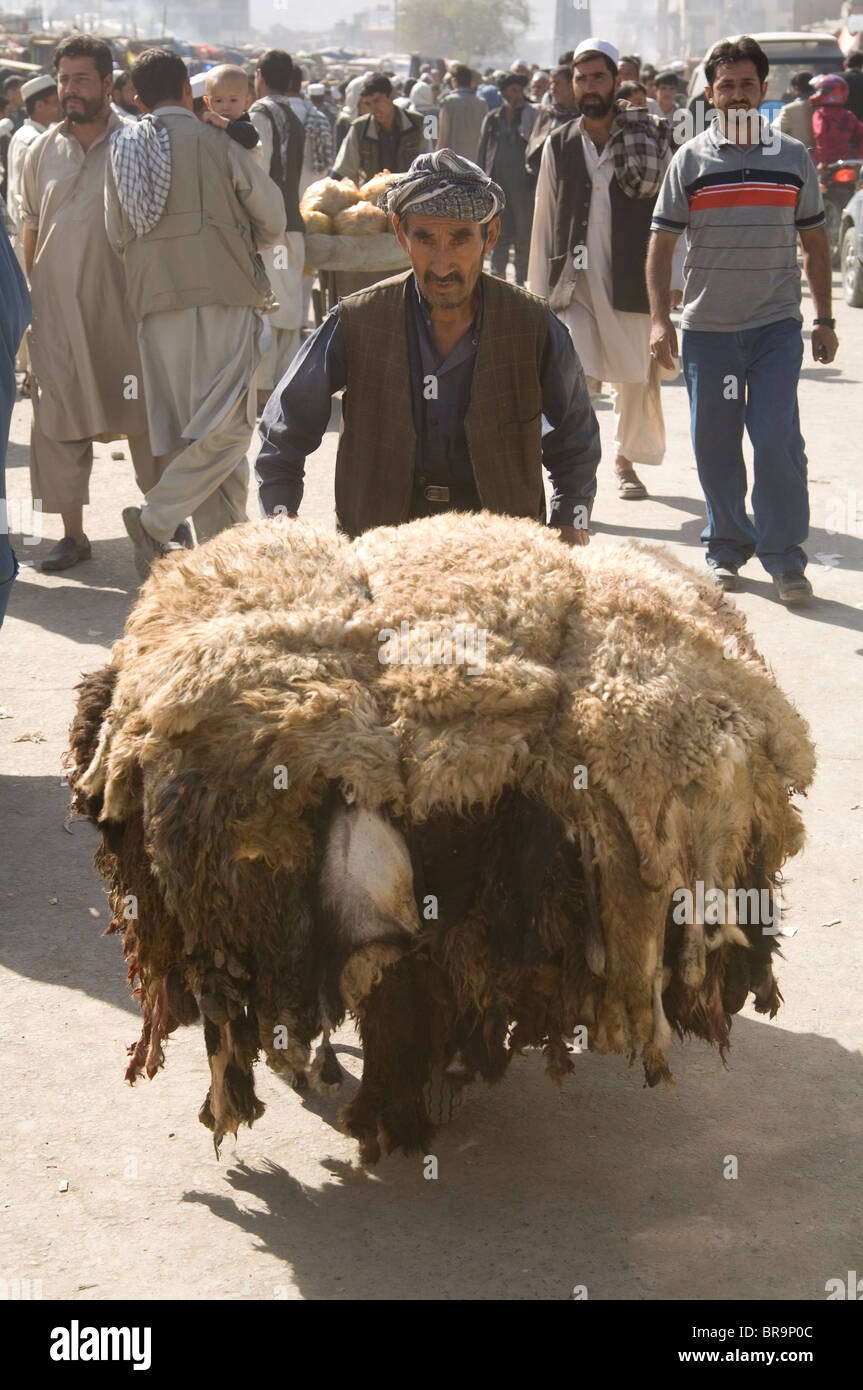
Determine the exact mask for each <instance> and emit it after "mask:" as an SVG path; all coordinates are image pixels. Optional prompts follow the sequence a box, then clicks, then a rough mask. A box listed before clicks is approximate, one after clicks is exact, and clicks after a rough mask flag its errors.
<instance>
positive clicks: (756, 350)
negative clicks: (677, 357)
mask: <svg viewBox="0 0 863 1390" xmlns="http://www.w3.org/2000/svg"><path fill="white" fill-rule="evenodd" d="M681 357H682V360H683V374H684V378H685V380H686V389H687V391H688V392H689V406H690V412H691V430H692V447H693V450H694V451H695V461H696V463H697V465H698V479H699V482H700V483H701V487H702V489H703V491H704V496H705V499H706V502H707V525H706V526H705V528H704V530H703V531H702V533H701V539H702V541H703V542H704V543H705V544H706V546H707V563H708V565H734V566H735V567H738V566H740V565H745V564H746V561H747V560H748V559H749V558H750V557H751V556H752V555H753V554H754V555H757V556H758V559H759V560H760V561H761V563H762V565H763V566H764V568H765V569H766V570H767V573H768V574H771V575H775V574H782V573H783V572H784V571H786V570H803V569H805V567H806V552H805V551H804V550H803V542H804V541H805V540H806V537H807V536H808V534H809V493H808V489H807V486H806V453H805V449H804V445H803V436H802V435H801V433H800V415H799V412H798V409H797V380H798V377H799V375H800V365H801V363H802V361H803V337H802V334H801V328H800V322H799V320H797V319H780V320H779V322H778V323H769V324H767V325H766V327H764V328H748V329H745V330H744V331H743V332H740V333H702V332H699V331H693V330H692V329H685V330H684V332H683V334H682V345H681ZM744 426H745V427H746V432H747V434H748V435H749V438H750V440H751V441H752V447H753V450H754V454H755V458H754V467H753V474H754V481H753V487H752V511H753V513H754V519H755V524H754V525H753V523H752V522H751V521H750V519H749V517H748V516H747V515H746V465H745V463H744V461H743V448H742V445H743V429H744Z"/></svg>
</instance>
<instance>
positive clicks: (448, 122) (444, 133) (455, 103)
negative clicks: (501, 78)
mask: <svg viewBox="0 0 863 1390" xmlns="http://www.w3.org/2000/svg"><path fill="white" fill-rule="evenodd" d="M453 81H454V82H455V91H454V92H453V93H452V94H451V95H450V96H446V97H444V98H443V100H442V101H441V104H440V115H439V125H438V138H437V148H438V149H439V150H455V152H456V154H460V155H463V156H464V158H465V159H470V160H471V161H472V162H473V163H474V164H475V163H476V154H477V150H478V149H479V137H480V135H481V133H482V123H483V121H484V120H485V117H486V116H487V115H488V107H487V106H486V104H485V102H484V101H483V99H482V97H478V96H477V94H476V92H475V91H474V90H473V73H472V72H471V70H470V68H468V67H465V65H464V63H458V64H456V66H455V67H454V68H453Z"/></svg>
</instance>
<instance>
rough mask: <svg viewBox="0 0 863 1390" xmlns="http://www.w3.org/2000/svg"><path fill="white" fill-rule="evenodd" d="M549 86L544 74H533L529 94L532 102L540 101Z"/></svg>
mask: <svg viewBox="0 0 863 1390" xmlns="http://www.w3.org/2000/svg"><path fill="white" fill-rule="evenodd" d="M549 85H550V84H549V80H548V78H547V77H546V76H545V75H544V74H541V73H538V72H537V73H534V75H533V77H532V78H531V83H530V94H531V96H532V97H533V99H534V101H542V99H543V97H544V96H545V94H546V92H547V91H548V89H549Z"/></svg>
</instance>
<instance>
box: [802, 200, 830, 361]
mask: <svg viewBox="0 0 863 1390" xmlns="http://www.w3.org/2000/svg"><path fill="white" fill-rule="evenodd" d="M800 241H801V244H802V246H803V273H804V275H805V276H806V281H807V284H808V285H809V292H810V294H811V295H812V305H813V308H814V310H815V318H816V319H829V318H831V317H832V307H831V306H832V302H833V271H832V269H831V266H830V243H829V242H828V240H827V232H826V229H825V228H824V227H810V228H809V229H808V230H807V231H801V232H800ZM838 347H839V339H838V338H837V337H836V334H835V333H834V332H833V329H832V328H827V327H825V326H824V325H816V326H815V327H814V328H813V329H812V356H813V357H814V358H815V361H816V362H832V361H833V358H834V357H835V356H836V351H837V349H838Z"/></svg>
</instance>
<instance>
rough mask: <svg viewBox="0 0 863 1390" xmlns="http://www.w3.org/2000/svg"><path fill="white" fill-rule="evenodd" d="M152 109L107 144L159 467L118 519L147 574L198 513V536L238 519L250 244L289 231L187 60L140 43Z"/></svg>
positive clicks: (111, 209) (258, 290) (242, 514)
mask: <svg viewBox="0 0 863 1390" xmlns="http://www.w3.org/2000/svg"><path fill="white" fill-rule="evenodd" d="M132 80H133V82H134V84H135V90H136V92H137V94H138V97H139V98H140V101H141V104H142V106H143V107H144V109H145V111H146V112H147V113H148V114H147V115H146V116H145V117H144V118H143V119H142V120H141V121H139V122H138V123H137V124H136V125H129V126H125V127H123V128H122V129H121V130H119V131H118V132H117V133H116V135H115V136H114V138H113V139H112V142H111V160H110V166H109V169H108V176H107V183H106V188H105V218H106V224H107V227H108V234H109V236H110V238H111V241H112V243H113V244H114V246H116V248H117V250H118V251H121V252H122V255H123V263H124V265H125V270H126V282H127V287H128V295H129V302H130V304H131V306H132V310H133V312H134V314H135V317H136V319H137V320H138V325H139V327H138V341H139V344H140V349H141V362H142V365H143V370H144V384H145V387H146V394H147V406H148V412H149V420H150V436H151V439H152V444H153V452H154V453H155V454H157V455H158V456H159V461H160V464H161V466H162V468H163V471H162V473H161V476H160V478H159V481H158V482H157V483H156V484H155V485H154V486H153V487H151V488H150V489H149V490H148V492H147V495H146V498H145V502H144V506H143V508H139V507H127V508H126V509H125V510H124V512H123V522H124V524H125V526H126V530H127V531H128V533H129V536H130V537H131V539H132V543H133V545H134V547H135V561H136V565H137V568H138V572H139V574H140V575H141V576H142V577H144V576H145V575H146V573H147V571H148V569H149V565H150V562H151V561H152V560H153V559H154V558H156V557H157V556H159V555H161V554H163V553H164V552H165V549H166V548H168V549H171V548H174V547H175V546H176V545H177V540H176V538H175V532H176V530H177V527H178V525H180V523H182V521H183V518H184V517H186V516H190V515H191V516H193V519H194V522H195V529H196V531H197V535H198V540H199V541H201V540H207V539H209V537H210V536H214V535H216V533H217V532H219V531H222V530H224V529H225V528H226V527H228V526H231V525H233V524H234V523H235V522H239V521H245V520H246V493H247V489H248V464H247V462H246V459H245V453H246V449H247V448H248V444H249V439H250V437H251V431H252V427H253V425H254V406H253V402H252V399H251V391H250V387H251V383H252V379H253V377H254V373H255V369H256V367H257V365H258V361H259V349H258V338H259V335H260V331H261V319H260V316H259V314H258V313H257V312H256V311H257V310H259V309H260V308H261V307H262V306H263V304H264V303H265V302H266V298H267V294H268V292H269V283H268V281H267V277H266V275H265V274H264V271H263V267H262V265H261V261H260V258H259V257H258V256H257V255H256V249H257V247H258V246H270V245H272V244H273V243H274V242H277V241H278V240H279V239H280V238H281V237H282V236H283V235H284V229H285V211H284V204H283V202H282V195H281V193H280V192H279V190H278V188H277V187H276V185H275V184H274V183H273V182H272V180H271V179H270V178H269V176H268V175H267V174H266V173H264V171H263V169H261V167H260V165H259V163H258V161H257V159H256V158H255V156H254V155H253V154H251V153H250V152H249V151H248V150H245V149H243V148H242V147H241V146H240V145H239V144H238V143H237V142H236V141H235V140H230V139H229V138H228V136H227V135H226V134H225V133H224V132H223V131H221V130H216V129H214V128H213V126H211V125H207V124H205V123H204V122H203V121H199V120H197V119H196V117H195V114H194V110H193V107H192V90H191V86H190V84H189V77H188V74H187V72H186V67H185V64H184V63H183V60H182V58H180V57H179V55H178V54H176V53H173V52H172V51H171V50H170V49H159V48H155V49H149V50H147V52H145V53H142V54H141V56H140V57H139V58H138V59H137V60H136V62H135V64H134V66H133V68H132Z"/></svg>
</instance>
